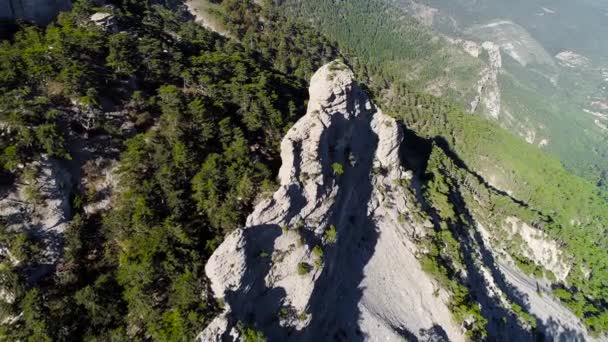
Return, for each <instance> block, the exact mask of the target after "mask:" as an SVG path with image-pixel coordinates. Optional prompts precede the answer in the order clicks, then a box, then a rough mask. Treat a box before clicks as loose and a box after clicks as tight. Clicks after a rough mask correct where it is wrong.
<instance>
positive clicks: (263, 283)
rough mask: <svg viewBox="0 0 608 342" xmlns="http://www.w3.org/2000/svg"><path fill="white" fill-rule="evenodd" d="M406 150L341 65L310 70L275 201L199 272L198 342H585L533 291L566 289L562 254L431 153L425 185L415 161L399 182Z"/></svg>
mask: <svg viewBox="0 0 608 342" xmlns="http://www.w3.org/2000/svg"><path fill="white" fill-rule="evenodd" d="M409 138H410V139H417V138H414V137H412V136H410V137H409ZM408 146H409V147H408ZM417 150H418V149H417V148H416V142H414V141H408V139H407V138H405V140H404V132H403V128H402V127H401V126H400V125H399V124H398V123H397V122H396V121H395V120H394V119H393V118H391V117H389V116H386V115H384V114H383V113H382V112H381V111H380V110H379V109H378V108H376V107H375V106H374V105H373V104H372V103H371V102H370V101H369V100H368V99H367V96H366V95H365V94H364V93H363V92H362V91H361V89H360V88H359V86H358V85H357V84H356V83H355V81H354V79H353V74H352V72H351V71H350V70H348V68H347V67H346V66H345V65H342V64H340V63H339V62H333V63H331V64H328V65H326V66H324V67H322V68H321V69H320V70H319V71H317V73H316V74H315V75H314V76H313V78H312V81H311V84H310V100H309V107H308V111H307V114H306V115H305V116H304V117H303V118H301V119H300V120H299V121H298V122H297V123H296V125H295V126H294V127H292V128H291V129H290V130H289V132H288V133H287V135H286V136H285V138H284V139H283V142H282V144H281V151H282V152H281V158H282V161H283V164H282V167H281V170H280V173H279V180H280V184H281V186H280V188H279V190H278V191H277V192H275V194H274V195H273V196H272V198H269V199H266V200H263V201H262V202H260V203H259V204H258V205H257V206H256V208H255V209H254V211H253V213H252V214H251V215H250V216H249V217H248V219H247V225H246V228H244V229H238V230H236V231H234V232H233V233H231V234H229V235H228V236H227V237H226V239H225V240H224V242H223V243H222V244H221V245H220V246H219V247H218V248H217V250H216V251H215V252H214V253H213V255H212V256H211V257H210V259H209V261H208V263H207V265H206V267H205V271H206V274H207V276H208V277H209V279H210V281H211V288H212V290H213V293H214V295H215V296H216V298H218V299H219V300H220V302H221V303H223V305H224V311H223V312H222V313H221V314H220V316H218V317H216V318H215V319H214V320H213V321H212V322H211V323H210V324H209V326H208V327H207V328H206V329H205V330H204V331H203V332H202V333H201V334H200V335H199V337H198V339H199V340H200V341H222V340H231V339H234V340H240V339H241V338H244V337H243V336H244V334H247V333H248V331H251V329H252V328H253V329H256V330H259V331H261V332H262V333H263V334H264V335H265V336H266V337H268V338H269V339H270V340H293V341H310V340H328V339H337V340H344V341H352V340H355V341H356V340H390V341H393V340H394V341H398V340H402V339H403V338H406V339H423V340H426V339H431V340H445V339H449V340H452V341H462V340H465V339H467V337H466V336H469V337H471V338H473V339H483V338H486V337H487V338H490V339H493V340H510V339H511V338H517V339H518V340H522V341H525V340H533V339H534V338H536V337H535V336H541V335H544V336H547V337H550V338H555V339H560V338H566V339H589V336H588V335H587V333H586V330H585V328H584V327H583V325H582V323H581V322H580V321H579V320H578V318H576V316H574V314H572V313H571V312H569V311H568V310H567V309H566V308H565V307H564V306H563V305H562V304H560V303H559V301H557V300H556V299H554V298H553V297H552V295H551V291H550V290H548V289H545V287H547V288H548V287H550V285H551V283H552V282H554V281H556V280H559V279H562V280H563V279H564V278H565V277H567V274H568V272H569V269H568V268H567V266H566V265H567V261H566V259H568V256H567V255H566V253H565V252H563V251H562V250H561V248H559V247H558V246H557V243H556V242H555V241H553V240H551V238H550V237H548V236H546V235H544V234H543V233H542V232H541V231H540V230H539V229H537V228H534V227H531V226H529V225H527V224H526V223H525V222H522V221H521V220H520V219H519V218H517V217H516V216H510V215H523V214H525V213H527V209H525V208H523V207H521V206H520V205H519V204H517V203H516V202H514V201H512V200H511V199H510V198H508V197H506V196H505V195H502V194H500V193H498V192H496V191H495V190H493V189H491V188H488V187H487V186H486V185H484V184H482V183H479V179H478V178H477V177H476V176H475V175H473V174H471V173H470V172H468V171H466V170H463V169H462V168H460V167H456V166H454V163H453V162H452V161H451V157H448V156H447V155H445V154H444V153H443V152H442V150H441V149H440V148H438V147H436V146H435V147H433V148H432V150H433V152H432V153H431V155H430V156H426V157H425V158H428V161H427V162H426V163H428V167H427V169H426V171H425V173H424V174H419V171H416V169H417V168H418V167H420V166H419V165H418V166H416V165H415V164H416V163H415V162H413V163H411V164H410V165H411V166H412V167H413V170H410V171H406V169H405V168H404V166H403V165H404V163H410V162H411V161H412V160H413V159H416V156H415V154H417V153H420V151H419V150H418V151H417ZM425 174H426V175H425ZM428 177H431V179H432V180H430V181H429V180H428ZM460 178H462V179H460ZM441 189H443V190H441ZM437 191H439V192H437ZM499 201H503V202H504V203H503V205H502V206H501V212H500V213H491V211H489V207H490V206H494V205H496V204H497V203H498V202H499ZM450 213H452V214H450ZM498 234H510V236H511V238H509V239H507V240H509V241H514V242H512V243H509V244H505V241H507V240H501V239H499V238H497V237H498V236H500V235H498ZM507 236H509V235H507ZM522 236H523V238H522ZM515 237H518V238H515ZM518 239H519V240H518ZM547 253H549V255H551V256H550V257H546V255H547ZM517 260H524V261H525V262H526V263H529V265H535V266H532V267H536V268H537V269H538V272H540V279H535V278H533V277H531V276H527V275H526V274H525V273H524V272H522V271H521V270H520V269H519V268H518V266H516V265H521V262H520V264H517V262H518V261H517ZM549 273H551V274H555V275H556V276H557V277H558V278H559V279H553V280H544V279H545V278H544V276H543V274H549ZM539 284H543V285H542V286H543V290H540V289H539V288H538V286H541V285H539ZM541 292H542V293H541ZM248 329H249V330H248Z"/></svg>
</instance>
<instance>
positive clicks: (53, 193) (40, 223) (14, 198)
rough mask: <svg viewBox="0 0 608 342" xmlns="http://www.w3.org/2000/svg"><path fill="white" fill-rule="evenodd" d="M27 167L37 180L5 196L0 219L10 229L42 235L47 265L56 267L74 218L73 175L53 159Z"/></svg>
mask: <svg viewBox="0 0 608 342" xmlns="http://www.w3.org/2000/svg"><path fill="white" fill-rule="evenodd" d="M27 167H28V168H30V169H31V170H33V172H34V175H35V178H34V179H32V180H30V181H29V182H28V183H24V182H21V183H20V184H18V185H17V186H16V187H15V188H14V189H10V190H9V191H8V192H7V193H5V194H3V195H2V197H1V199H0V217H1V218H2V220H3V221H4V222H6V225H7V228H8V229H10V230H13V231H31V232H33V233H34V234H36V235H38V236H40V237H41V238H42V239H43V241H44V245H45V246H47V248H46V250H45V259H46V260H45V264H48V265H53V264H55V263H56V262H57V260H58V258H59V257H60V255H61V241H60V240H61V239H60V237H61V235H62V233H63V232H64V230H65V229H66V228H67V224H68V220H69V218H70V216H71V206H70V192H71V189H72V180H71V175H70V173H69V172H68V171H67V170H66V169H65V168H64V167H63V166H62V165H61V164H60V163H59V162H58V161H56V160H54V159H50V158H44V159H42V160H40V161H37V162H34V163H32V164H31V165H28V166H27ZM32 197H34V198H32ZM41 272H43V270H41Z"/></svg>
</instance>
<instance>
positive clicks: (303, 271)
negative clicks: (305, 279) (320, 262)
mask: <svg viewBox="0 0 608 342" xmlns="http://www.w3.org/2000/svg"><path fill="white" fill-rule="evenodd" d="M311 270H312V267H311V266H310V265H309V264H307V263H305V262H300V263H298V275H301V276H303V275H307V274H308V273H310V271H311Z"/></svg>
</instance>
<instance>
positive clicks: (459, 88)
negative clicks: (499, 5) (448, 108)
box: [282, 0, 608, 185]
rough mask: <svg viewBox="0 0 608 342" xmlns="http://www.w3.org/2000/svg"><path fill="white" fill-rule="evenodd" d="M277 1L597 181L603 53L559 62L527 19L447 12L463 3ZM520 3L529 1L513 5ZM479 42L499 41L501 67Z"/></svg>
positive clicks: (602, 158)
mask: <svg viewBox="0 0 608 342" xmlns="http://www.w3.org/2000/svg"><path fill="white" fill-rule="evenodd" d="M282 3H283V5H282V8H283V9H284V10H285V11H286V12H287V13H289V14H290V15H294V16H297V17H300V18H302V19H303V20H313V21H314V22H315V25H317V26H318V27H319V28H320V30H322V31H323V32H324V33H325V34H327V35H328V36H329V37H331V38H333V39H335V40H337V41H338V42H339V44H340V45H341V46H342V48H343V49H345V50H347V51H352V52H353V53H354V54H355V55H357V56H358V57H360V58H365V59H366V62H365V63H363V64H365V65H366V66H367V67H368V68H370V69H373V70H374V71H381V72H382V73H383V74H384V75H385V76H386V78H392V79H398V80H400V81H407V82H408V83H409V84H410V85H413V86H415V87H416V88H417V90H419V91H424V92H428V93H431V94H433V95H441V96H444V97H447V98H450V99H451V100H452V101H454V102H456V103H458V104H460V105H461V106H463V107H465V108H467V109H472V110H474V111H476V112H477V113H479V114H481V115H484V116H488V117H491V118H493V119H495V120H496V121H497V122H498V123H500V124H501V125H502V126H503V127H505V128H507V129H509V130H510V131H511V132H513V133H514V134H516V135H519V136H521V137H522V138H523V139H525V140H526V141H528V142H529V143H531V144H534V145H536V146H539V147H540V148H542V149H545V150H547V151H549V152H551V153H552V154H554V155H556V156H557V157H558V158H559V159H560V160H561V161H562V162H563V163H564V164H565V165H566V167H567V168H568V169H569V170H570V171H573V172H575V173H576V174H578V175H581V176H583V177H585V178H587V179H588V180H590V181H592V182H594V183H596V184H600V185H601V184H603V178H602V177H603V175H604V171H605V170H606V169H608V164H607V162H606V160H608V159H606V155H607V153H608V144H606V134H605V133H606V131H605V130H604V126H605V123H603V120H604V119H602V118H599V117H597V116H594V115H592V114H589V113H588V112H586V111H585V110H587V111H593V112H596V110H591V109H589V108H590V107H591V106H592V105H591V104H590V102H593V101H599V102H605V101H606V99H605V97H604V96H603V95H601V96H599V97H598V94H597V89H601V88H602V87H605V84H604V82H605V80H604V78H605V77H602V76H601V75H602V72H601V71H602V68H605V62H604V61H602V60H601V59H598V58H596V59H594V60H593V63H591V64H589V65H586V66H581V67H577V68H570V67H564V66H562V65H561V64H560V63H558V62H559V60H557V59H556V58H554V57H553V56H554V55H557V54H558V53H560V52H564V51H566V50H568V48H566V47H564V48H563V49H562V50H559V51H554V50H551V49H549V48H546V47H545V45H544V44H545V43H544V42H545V41H544V40H543V41H540V40H538V39H536V37H535V36H534V35H532V34H531V33H530V31H529V30H531V28H530V26H531V25H526V26H525V27H524V26H522V25H520V24H519V23H518V21H517V20H516V19H511V20H510V21H507V20H503V19H501V13H502V12H500V11H498V10H495V11H488V13H493V14H494V15H495V17H488V16H480V18H482V19H480V21H479V22H475V21H465V19H462V16H457V15H451V14H452V12H454V11H455V10H454V9H453V7H454V6H460V5H454V4H451V3H449V2H442V3H441V5H437V7H430V6H427V5H425V3H424V2H420V1H418V2H416V1H411V0H406V1H396V0H391V1H389V0H386V1H384V0H382V1H375V0H374V1H371V2H369V1H351V2H348V3H344V2H336V1H305V2H303V1H283V2H282ZM477 3H479V6H481V7H480V8H481V9H482V10H484V9H485V7H484V4H485V5H487V4H486V3H495V1H494V2H492V1H485V2H472V3H468V4H467V5H466V6H465V5H462V7H465V8H473V10H472V11H475V10H476V9H477V7H476V5H475V4H477ZM520 5H521V6H524V5H525V4H518V5H513V7H514V8H518V6H520ZM487 6H490V5H487ZM488 15H489V14H488ZM311 18H312V19H311ZM486 18H487V19H486ZM594 18H595V17H594ZM425 25H428V26H425ZM529 28H530V29H529ZM484 43H493V44H495V45H497V46H499V52H498V54H500V55H501V57H502V63H500V64H497V63H495V60H496V58H494V57H493V55H495V54H496V52H491V51H492V50H490V51H488V50H487V49H484V48H482V45H483V44H484ZM566 46H567V45H566ZM571 49H574V48H571ZM574 51H575V52H576V51H577V50H574ZM520 63H521V64H520ZM371 65H374V67H373V68H372V66H371ZM487 80H490V81H491V82H487ZM590 96H592V97H593V100H592V101H589V97H590ZM480 100H481V102H482V104H483V105H481V106H480V105H477V103H479V101H480ZM600 112H601V111H600ZM598 122H599V125H598ZM564 136H568V137H569V139H567V140H565V139H563V137H564Z"/></svg>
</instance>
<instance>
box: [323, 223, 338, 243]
mask: <svg viewBox="0 0 608 342" xmlns="http://www.w3.org/2000/svg"><path fill="white" fill-rule="evenodd" d="M323 240H325V243H328V244H334V243H336V242H338V232H337V231H336V226H334V225H333V224H332V225H331V226H329V229H327V230H326V231H325V234H323Z"/></svg>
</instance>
